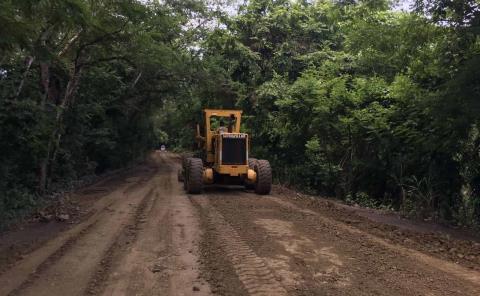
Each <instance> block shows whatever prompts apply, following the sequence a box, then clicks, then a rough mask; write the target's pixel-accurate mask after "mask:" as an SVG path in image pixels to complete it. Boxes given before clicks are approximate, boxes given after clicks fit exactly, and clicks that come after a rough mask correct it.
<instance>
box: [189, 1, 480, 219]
mask: <svg viewBox="0 0 480 296" xmlns="http://www.w3.org/2000/svg"><path fill="white" fill-rule="evenodd" d="M460 2H462V1H460ZM455 3H456V2H455ZM457 4H458V3H457ZM449 5H450V6H449ZM455 5H456V4H452V2H449V1H431V2H425V1H419V3H417V13H413V12H412V13H409V12H400V11H398V10H395V9H392V8H391V5H390V3H389V2H388V1H338V2H337V1H333V2H332V1H288V0H283V1H282V0H277V1H271V0H251V1H249V3H248V5H245V6H242V8H241V10H240V11H239V13H238V15H236V16H234V17H230V18H228V17H227V18H224V19H223V23H224V27H219V28H216V29H215V30H213V31H212V32H211V33H210V35H209V36H208V38H206V40H205V42H204V43H203V44H202V47H201V51H202V54H203V61H204V63H205V65H206V67H208V68H209V69H212V71H211V72H210V75H212V78H211V79H213V80H215V81H218V79H221V82H218V83H217V84H218V85H220V86H221V87H220V88H219V87H213V88H212V87H211V86H210V85H205V87H203V88H201V89H199V90H197V91H198V92H199V99H200V100H201V102H202V103H201V104H198V103H197V98H196V97H195V98H192V99H193V101H192V105H193V106H194V107H195V108H197V109H200V106H224V107H240V108H242V109H244V110H245V111H246V113H247V114H248V115H249V116H250V117H249V118H248V121H247V124H246V127H247V128H248V130H249V131H250V132H251V133H252V135H253V138H254V147H255V148H254V149H255V151H254V153H255V154H256V155H257V156H258V157H266V158H268V159H270V161H271V162H272V163H273V164H274V171H275V174H276V176H277V178H278V180H280V181H281V182H286V183H288V184H291V185H294V186H297V187H302V188H303V189H305V190H308V191H310V192H314V193H324V194H328V195H336V196H337V197H339V198H342V199H348V200H352V201H356V202H364V203H369V204H374V205H387V206H391V207H394V208H396V209H400V210H402V211H404V212H405V213H407V214H416V215H418V216H423V217H432V218H435V219H438V220H443V221H457V222H461V223H468V224H473V223H478V222H479V221H480V191H479V186H480V183H479V182H480V163H479V145H480V138H479V131H478V124H479V119H480V101H479V98H480V73H479V72H480V38H479V32H480V27H479V25H478V23H479V21H480V17H479V11H478V5H477V4H475V2H474V1H464V2H462V4H461V5H460V4H458V5H456V6H455ZM475 7H476V8H475ZM192 105H189V106H188V108H187V109H188V110H191V106H192ZM198 111H199V110H197V111H196V112H198Z"/></svg>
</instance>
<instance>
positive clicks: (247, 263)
mask: <svg viewBox="0 0 480 296" xmlns="http://www.w3.org/2000/svg"><path fill="white" fill-rule="evenodd" d="M190 199H191V200H192V201H193V202H194V203H195V204H197V205H198V207H200V208H201V209H202V211H204V212H205V213H206V215H207V220H208V224H210V225H212V226H213V227H214V228H215V229H216V234H217V237H218V240H219V244H220V245H221V247H222V249H223V251H224V252H225V254H226V256H227V258H228V260H229V261H230V262H231V264H232V266H233V269H234V270H235V272H236V274H237V276H238V278H239V280H240V281H241V282H242V283H243V285H244V287H245V289H246V290H247V291H248V293H249V294H250V295H252V296H257V295H258V296H261V295H278V296H281V295H288V293H287V291H286V290H285V289H284V288H283V286H282V285H281V284H280V283H279V282H278V281H277V280H276V279H275V277H274V273H272V271H271V270H270V269H269V268H268V266H267V264H266V263H265V262H264V260H263V259H262V258H260V257H258V256H257V255H256V254H255V252H253V250H252V249H251V248H250V247H249V246H248V244H246V243H245V242H244V241H243V240H242V238H241V237H240V236H239V235H238V234H237V232H236V231H235V229H234V228H233V227H232V226H230V224H228V222H227V221H226V220H225V219H224V218H223V216H222V214H220V213H219V212H218V211H217V210H216V209H215V208H214V207H212V206H210V204H209V202H208V200H207V199H206V196H195V197H194V196H190Z"/></svg>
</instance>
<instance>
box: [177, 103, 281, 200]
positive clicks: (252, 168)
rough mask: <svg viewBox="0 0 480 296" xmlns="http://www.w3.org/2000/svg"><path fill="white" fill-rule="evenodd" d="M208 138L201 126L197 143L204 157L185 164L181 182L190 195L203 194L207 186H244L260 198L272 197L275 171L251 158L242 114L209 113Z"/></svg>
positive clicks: (207, 116) (205, 118)
mask: <svg viewBox="0 0 480 296" xmlns="http://www.w3.org/2000/svg"><path fill="white" fill-rule="evenodd" d="M203 113H204V120H205V122H204V134H203V135H202V134H201V131H200V125H198V124H197V131H196V136H195V140H196V142H197V143H198V145H199V147H200V148H201V149H202V155H203V156H202V157H201V158H196V157H188V158H184V159H183V161H182V169H181V171H180V172H179V180H180V181H183V182H184V188H185V190H186V191H187V192H188V193H191V194H198V193H200V192H202V189H203V186H204V185H211V184H223V185H243V186H245V187H247V188H248V189H254V190H255V192H256V193H257V194H269V193H270V190H271V187H272V171H271V168H270V163H269V162H268V160H263V159H259V160H257V159H254V158H249V155H248V152H249V148H250V147H249V144H250V141H249V137H248V134H246V133H242V132H240V124H241V116H242V111H240V110H218V109H205V110H204V111H203Z"/></svg>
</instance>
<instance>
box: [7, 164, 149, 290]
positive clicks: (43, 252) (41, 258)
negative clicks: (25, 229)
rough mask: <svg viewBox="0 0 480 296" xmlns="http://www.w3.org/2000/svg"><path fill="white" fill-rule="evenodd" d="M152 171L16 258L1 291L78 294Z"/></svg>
mask: <svg viewBox="0 0 480 296" xmlns="http://www.w3.org/2000/svg"><path fill="white" fill-rule="evenodd" d="M153 174H154V170H151V169H150V170H148V171H146V172H144V175H141V177H137V178H136V179H135V180H134V181H133V182H132V183H131V184H128V185H127V186H123V187H121V188H120V189H118V190H116V191H114V192H113V193H112V194H110V195H108V196H106V197H104V198H103V199H102V200H100V201H99V202H98V204H97V205H96V209H95V210H96V212H95V213H93V214H92V215H91V216H90V217H89V218H88V219H87V220H86V221H85V222H82V223H81V224H79V225H78V226H76V227H75V228H73V229H72V230H70V231H66V232H65V233H63V234H62V235H61V236H60V237H57V238H56V239H54V240H52V241H50V242H47V243H46V244H45V246H43V247H40V248H39V249H38V250H36V251H35V252H32V253H31V254H29V255H28V256H27V257H26V259H25V260H22V261H20V262H18V263H17V265H16V266H14V267H13V268H12V269H11V270H9V271H8V272H6V273H5V275H2V276H1V277H0V294H1V295H7V294H8V295H20V294H21V295H81V294H82V293H83V290H84V288H85V287H86V283H88V280H87V281H85V278H86V277H87V278H88V273H89V272H90V268H91V266H92V262H93V261H95V260H96V259H99V253H101V250H103V248H102V247H103V246H104V245H105V243H108V240H109V238H110V237H111V236H112V235H113V236H114V235H115V234H116V233H117V231H118V230H117V229H118V228H119V227H121V225H122V223H123V221H125V219H127V217H129V216H130V215H131V214H132V213H131V211H130V210H131V208H133V207H136V206H138V205H139V204H140V202H141V201H142V200H143V198H145V197H146V195H145V190H144V189H143V188H144V187H142V186H140V185H139V184H143V185H145V184H144V183H146V182H147V181H148V180H149V179H150V178H151V177H152V176H153ZM145 187H146V186H145ZM138 191H140V192H138ZM132 196H133V198H131V197H132ZM113 207H115V208H116V209H117V210H114V209H113ZM118 209H120V210H118ZM109 221H112V222H109ZM111 223H113V224H116V225H112V224H111ZM95 242H96V243H95ZM97 243H99V244H97ZM82 282H85V284H84V285H82ZM65 293H66V294H65Z"/></svg>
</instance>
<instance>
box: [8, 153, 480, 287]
mask: <svg viewBox="0 0 480 296" xmlns="http://www.w3.org/2000/svg"><path fill="white" fill-rule="evenodd" d="M178 166H179V164H178V158H177V157H176V156H175V155H173V154H169V153H163V152H158V153H155V154H154V155H153V156H152V157H151V159H150V160H149V161H148V162H147V163H146V164H144V165H141V166H138V167H136V168H134V169H132V170H130V171H128V172H125V173H124V174H122V175H120V176H118V175H117V176H113V177H111V178H110V179H108V180H104V181H102V182H99V183H98V184H95V185H93V186H91V187H89V188H86V189H84V190H82V191H79V192H78V193H76V194H75V195H74V196H73V197H72V199H73V200H75V201H76V202H77V203H78V205H79V207H80V208H81V212H82V214H81V215H79V217H78V218H77V219H76V220H75V221H71V222H72V223H71V224H68V226H62V227H56V226H54V225H56V223H57V222H50V223H44V224H40V225H37V224H35V225H28V226H26V227H25V228H23V229H17V230H14V231H11V232H8V233H5V234H3V235H2V236H0V253H1V255H0V295H167V296H168V295H211V294H216V295H480V244H478V243H476V242H474V241H468V240H457V239H454V238H452V237H451V236H449V235H444V234H441V233H420V232H417V231H412V230H408V229H403V228H399V227H397V226H390V225H386V224H382V223H378V222H374V221H371V220H369V219H367V218H365V217H362V216H361V215H357V214H356V213H355V212H352V211H351V210H349V209H347V208H344V207H341V206H337V205H335V204H334V203H332V202H328V201H325V200H321V199H320V200H314V199H311V198H309V197H305V196H301V195H298V194H296V193H294V192H289V191H283V192H281V191H279V190H276V191H274V192H273V193H272V195H270V196H265V197H260V196H257V195H255V194H253V193H252V192H248V191H245V190H242V189H238V188H237V189H231V188H211V189H207V190H205V192H204V194H201V195H192V196H189V195H186V194H185V193H184V192H183V189H182V184H181V183H178V182H177V180H176V179H177V178H176V171H177V169H178ZM52 225H53V226H52ZM47 230H48V231H47Z"/></svg>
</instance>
